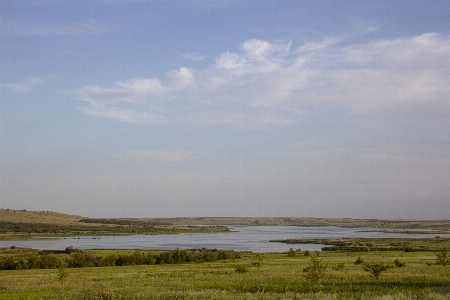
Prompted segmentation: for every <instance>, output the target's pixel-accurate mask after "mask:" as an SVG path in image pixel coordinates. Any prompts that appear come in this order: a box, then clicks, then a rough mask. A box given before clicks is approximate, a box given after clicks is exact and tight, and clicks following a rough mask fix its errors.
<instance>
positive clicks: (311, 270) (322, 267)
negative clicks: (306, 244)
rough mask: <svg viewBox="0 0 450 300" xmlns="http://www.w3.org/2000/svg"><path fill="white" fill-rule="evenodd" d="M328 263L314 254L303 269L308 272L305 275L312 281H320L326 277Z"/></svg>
mask: <svg viewBox="0 0 450 300" xmlns="http://www.w3.org/2000/svg"><path fill="white" fill-rule="evenodd" d="M326 269H327V264H326V263H324V262H323V260H322V259H319V258H318V257H316V256H314V255H312V256H311V258H310V261H309V263H308V265H307V266H306V267H305V268H304V269H303V272H305V273H306V274H305V275H303V276H304V277H305V278H306V279H308V280H309V281H310V282H311V283H314V284H315V283H319V282H320V281H321V280H322V279H323V278H324V277H325V271H326Z"/></svg>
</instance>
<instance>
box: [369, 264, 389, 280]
mask: <svg viewBox="0 0 450 300" xmlns="http://www.w3.org/2000/svg"><path fill="white" fill-rule="evenodd" d="M362 267H363V269H364V271H366V272H369V273H370V274H371V275H372V276H373V277H375V279H378V278H379V277H380V275H381V273H382V272H384V271H386V270H388V269H390V268H392V266H391V265H388V264H386V263H384V262H376V263H375V262H372V263H363V264H362Z"/></svg>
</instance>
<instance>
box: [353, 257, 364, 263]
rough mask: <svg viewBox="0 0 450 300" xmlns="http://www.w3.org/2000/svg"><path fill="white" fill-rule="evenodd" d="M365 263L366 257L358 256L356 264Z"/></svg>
mask: <svg viewBox="0 0 450 300" xmlns="http://www.w3.org/2000/svg"><path fill="white" fill-rule="evenodd" d="M362 263H364V259H362V258H361V257H360V256H358V258H357V259H356V260H355V265H360V264H362Z"/></svg>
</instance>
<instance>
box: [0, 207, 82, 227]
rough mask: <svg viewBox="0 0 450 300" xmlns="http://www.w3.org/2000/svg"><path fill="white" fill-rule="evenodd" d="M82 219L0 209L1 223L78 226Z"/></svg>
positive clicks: (66, 215) (48, 212) (47, 213)
mask: <svg viewBox="0 0 450 300" xmlns="http://www.w3.org/2000/svg"><path fill="white" fill-rule="evenodd" d="M81 219H84V218H83V217H80V216H74V215H68V214H62V213H58V212H52V211H28V210H26V209H23V210H15V209H5V208H2V209H0V221H3V222H23V223H42V224H58V225H79V221H80V220H81Z"/></svg>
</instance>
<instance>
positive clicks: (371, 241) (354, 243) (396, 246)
mask: <svg viewBox="0 0 450 300" xmlns="http://www.w3.org/2000/svg"><path fill="white" fill-rule="evenodd" d="M271 242H279V243H287V244H325V245H331V246H326V247H323V248H322V251H327V252H336V251H342V252H367V251H405V252H414V251H433V252H434V251H440V250H442V249H443V248H448V247H450V238H443V237H435V238H408V239H405V238H342V239H288V240H273V241H271Z"/></svg>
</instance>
